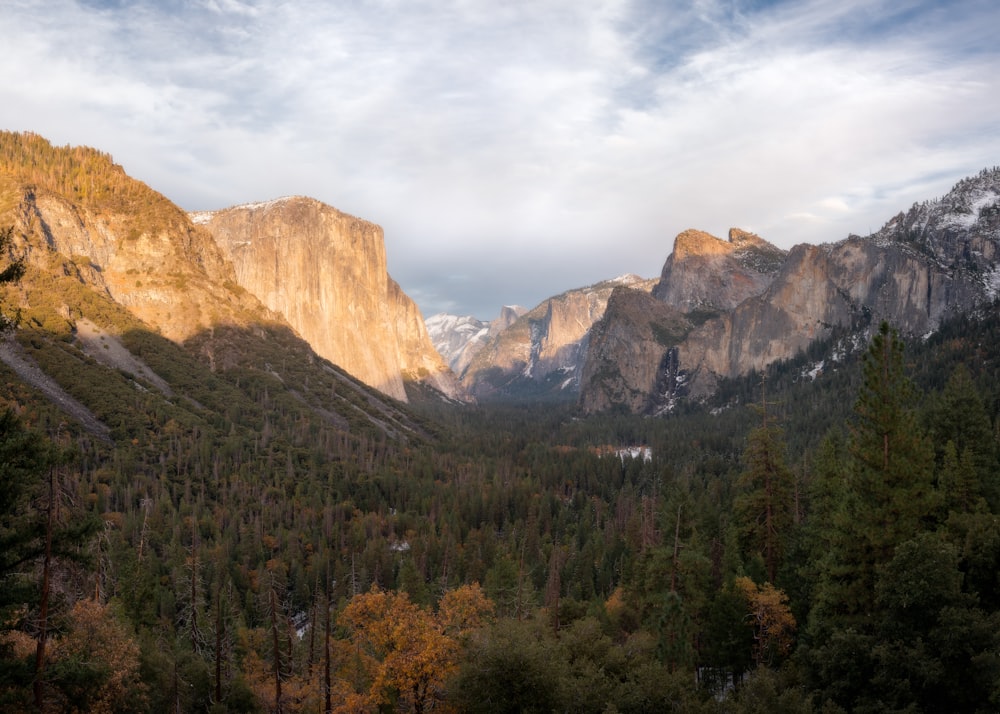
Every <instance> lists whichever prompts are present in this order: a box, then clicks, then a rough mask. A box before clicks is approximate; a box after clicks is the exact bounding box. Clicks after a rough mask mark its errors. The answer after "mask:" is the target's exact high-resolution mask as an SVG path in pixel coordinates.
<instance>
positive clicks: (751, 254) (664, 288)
mask: <svg viewBox="0 0 1000 714" xmlns="http://www.w3.org/2000/svg"><path fill="white" fill-rule="evenodd" d="M784 259H785V252H784V251H783V250H780V249H779V248H776V247H775V246H773V245H771V244H770V243H768V242H767V241H765V240H763V239H761V238H760V237H758V236H756V235H754V234H753V233H748V232H746V231H742V230H740V229H739V228H732V229H730V231H729V240H728V241H723V240H720V239H718V238H716V237H715V236H713V235H710V234H708V233H704V232H702V231H696V230H687V231H684V232H683V233H681V234H680V235H678V236H677V238H676V239H675V240H674V250H673V252H672V253H671V254H670V256H669V257H668V258H667V262H666V263H665V264H664V266H663V272H662V274H661V276H660V282H659V283H658V284H657V285H656V287H654V288H653V296H654V297H656V298H657V299H659V300H662V301H663V302H665V303H667V304H668V305H672V306H673V307H675V308H677V309H678V310H681V311H682V312H692V311H694V310H708V311H716V310H731V309H733V308H734V307H736V306H737V305H739V304H740V303H741V302H743V301H744V300H746V299H747V298H750V297H753V296H755V295H760V294H761V293H762V292H764V291H765V290H766V289H767V286H768V285H770V284H771V281H772V280H773V279H774V276H775V275H776V274H777V273H778V270H779V269H780V268H781V264H782V263H783V262H784Z"/></svg>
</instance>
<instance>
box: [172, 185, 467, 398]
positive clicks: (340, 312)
mask: <svg viewBox="0 0 1000 714" xmlns="http://www.w3.org/2000/svg"><path fill="white" fill-rule="evenodd" d="M192 217H193V219H194V220H195V221H196V222H197V223H199V224H200V225H203V226H204V227H205V228H207V229H208V231H209V232H210V233H211V234H212V236H214V238H215V240H216V242H217V243H218V245H219V247H220V248H221V249H222V251H223V253H224V254H225V255H226V257H227V258H228V259H229V260H231V261H232V264H233V266H234V270H235V276H236V281H237V282H238V283H239V285H240V286H242V287H243V288H244V289H246V290H247V291H248V292H250V293H251V294H253V295H255V296H257V297H258V298H259V299H260V300H261V302H263V303H264V305H266V306H267V307H268V308H270V309H271V310H273V311H274V312H276V313H278V314H280V315H282V316H283V317H284V318H285V320H287V321H288V323H289V324H290V325H291V326H292V327H293V328H294V329H295V330H296V331H297V332H298V333H299V334H300V335H301V336H302V337H303V338H304V339H305V340H306V341H307V342H309V344H310V345H311V346H312V348H313V349H314V350H315V351H316V352H317V353H318V354H319V355H321V356H323V357H325V358H327V359H329V360H330V361H331V362H333V363H335V364H337V365H339V366H340V367H342V368H343V369H345V370H347V371H348V372H350V373H351V374H352V375H354V376H355V377H357V378H358V379H360V380H361V381H362V382H364V383H366V384H368V385H370V386H372V387H375V388H377V389H379V390H380V391H382V392H383V393H385V394H388V395H389V396H392V397H395V398H396V399H400V400H404V401H405V400H406V391H405V389H404V384H403V382H404V378H414V379H427V380H429V381H430V382H432V383H433V384H434V386H436V387H437V388H439V389H441V390H442V391H446V393H450V394H451V395H453V396H457V395H459V394H460V389H459V388H458V385H457V383H455V382H454V380H453V378H452V377H451V376H450V373H449V370H448V368H447V366H446V365H445V364H444V363H443V361H442V360H441V358H440V356H439V355H438V354H437V352H436V351H435V350H434V347H433V345H432V344H431V342H430V337H429V336H428V334H427V330H426V328H425V326H424V322H423V319H422V317H421V316H420V311H419V310H418V309H417V307H416V305H415V304H414V303H413V301H412V300H410V299H409V298H408V297H407V296H406V295H405V293H404V292H403V291H402V290H401V289H400V288H399V286H398V285H397V284H396V283H395V281H393V280H392V279H391V278H390V277H389V274H388V273H387V271H386V258H385V244H384V242H383V235H382V229H381V228H380V227H379V226H377V225H375V224H374V223H370V222H368V221H365V220H362V219H360V218H355V217H354V216H350V215H348V214H346V213H342V212H341V211H338V210H337V209H335V208H332V207H331V206H328V205H326V204H324V203H321V202H320V201H316V200H314V199H310V198H303V197H292V198H285V199H278V200H275V201H268V202H265V203H256V204H247V205H243V206H236V207H233V208H228V209H225V210H221V211H215V212H211V213H198V214H193V216H192Z"/></svg>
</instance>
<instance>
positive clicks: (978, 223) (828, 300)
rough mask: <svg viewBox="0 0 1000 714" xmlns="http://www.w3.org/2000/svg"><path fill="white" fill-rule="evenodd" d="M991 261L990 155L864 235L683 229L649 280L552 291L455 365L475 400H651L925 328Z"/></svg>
mask: <svg viewBox="0 0 1000 714" xmlns="http://www.w3.org/2000/svg"><path fill="white" fill-rule="evenodd" d="M998 261H1000V169H996V168H993V169H985V170H983V171H982V172H980V174H978V175H977V176H973V177H969V178H967V179H963V180H962V181H960V182H959V183H958V184H956V186H955V187H954V188H953V189H952V190H951V191H949V192H948V193H947V194H946V195H945V196H943V197H942V198H940V199H936V200H932V201H925V202H923V203H920V204H915V205H914V206H913V207H912V208H910V210H908V211H906V212H900V213H899V214H898V215H896V216H895V217H893V218H891V219H890V220H889V221H888V222H887V223H886V224H885V225H884V226H883V227H882V228H881V229H880V230H879V231H877V232H876V233H873V234H872V235H870V236H867V237H860V236H853V235H852V236H849V237H848V238H845V239H844V240H841V241H838V242H836V243H830V244H822V245H819V246H813V245H808V244H801V245H797V246H795V247H793V248H792V249H791V250H789V251H784V250H781V249H779V248H777V247H775V246H773V245H771V244H770V243H768V242H767V241H766V240H764V239H762V238H760V237H759V236H757V235H754V234H752V233H749V232H747V231H743V230H741V229H738V228H733V229H731V230H730V231H729V236H728V240H722V239H720V238H717V237H715V236H712V235H710V234H708V233H705V232H703V231H698V230H693V229H692V230H687V231H684V232H682V233H680V234H679V235H678V236H677V237H676V238H675V240H674V246H673V250H672V251H671V253H670V255H669V256H668V257H667V260H666V262H665V263H664V266H663V269H662V271H661V274H660V278H659V280H654V281H649V282H648V283H645V284H642V285H640V284H639V283H638V280H637V279H636V281H633V282H632V283H631V284H629V281H625V283H624V284H620V285H618V286H617V287H616V286H615V284H614V281H607V282H605V283H600V284H598V285H597V286H592V287H590V288H582V289H580V291H568V292H567V293H563V294H562V295H560V296H556V297H554V298H549V299H548V300H545V301H543V302H542V303H541V304H540V305H538V306H537V307H535V308H533V309H532V310H531V311H529V312H528V313H526V314H525V315H523V316H522V317H521V318H520V319H519V320H518V321H516V322H514V323H512V324H511V325H510V326H509V327H508V328H506V329H504V330H501V331H499V332H498V333H497V334H495V335H494V336H493V337H491V338H490V340H489V341H488V343H487V344H486V345H484V346H478V345H477V347H476V348H475V349H476V356H475V357H474V358H473V359H472V360H471V361H470V362H469V363H468V366H466V367H465V368H464V369H463V370H456V373H457V374H459V376H460V377H461V378H462V379H463V382H464V383H465V385H466V386H467V388H468V389H469V390H470V391H471V392H472V393H474V394H476V395H477V397H479V398H481V399H483V398H485V399H490V398H496V397H498V396H508V397H510V396H514V397H516V398H520V399H526V400H530V399H533V398H538V397H539V396H540V395H542V394H545V393H551V392H552V390H553V389H556V390H558V391H560V392H563V393H564V395H567V396H568V395H570V394H572V395H575V396H576V398H578V400H579V404H580V406H581V407H582V409H583V410H584V411H585V412H599V411H605V410H609V409H626V410H628V411H632V412H639V413H651V414H655V413H660V412H662V411H664V410H668V409H670V408H672V406H673V405H674V404H675V403H676V401H677V400H678V399H681V398H702V397H704V396H707V395H709V394H711V393H712V392H713V391H714V389H715V386H716V384H717V383H718V380H719V379H723V378H730V377H737V376H740V375H743V374H746V373H748V372H750V371H752V370H760V369H763V368H764V367H766V366H767V365H769V364H772V363H773V362H776V361H780V360H785V359H789V358H792V357H794V356H795V355H796V354H798V353H799V352H800V351H802V350H804V349H805V348H806V347H808V346H809V345H810V344H812V343H813V342H815V341H817V340H823V339H826V338H828V337H830V336H831V335H833V334H834V333H835V332H837V331H839V332H845V331H846V332H847V333H853V334H855V335H857V336H859V337H861V338H864V339H861V340H856V342H857V343H858V344H863V343H864V342H865V340H866V339H867V337H868V336H869V335H870V332H871V330H872V329H874V327H877V325H878V323H879V322H880V321H881V320H887V321H889V322H890V323H891V324H892V325H893V326H895V327H896V328H897V329H899V330H901V331H902V332H903V333H904V334H909V335H915V336H921V335H925V334H927V333H928V332H931V331H933V330H934V329H935V328H936V327H937V325H939V324H940V323H941V322H942V320H945V319H947V318H949V317H951V316H953V315H957V314H962V313H967V312H970V311H973V310H976V309H978V308H979V307H981V306H984V305H988V304H990V303H991V302H992V301H993V300H994V299H995V298H996V297H997V296H998V294H1000V265H998ZM583 295H588V296H590V297H588V298H586V300H593V298H595V297H596V303H595V304H596V305H597V309H594V310H589V311H588V310H586V309H581V308H580V306H581V305H582V301H584V300H583V299H582V297H581V296H583ZM598 296H599V297H598ZM570 304H575V305H577V307H575V308H569V307H568V305H570ZM584 313H586V317H581V316H582V315H584ZM567 314H572V315H574V316H575V318H576V324H577V330H576V331H575V332H574V331H570V332H568V333H567V332H565V331H560V330H559V329H558V328H557V329H555V330H554V331H553V330H551V325H553V324H556V325H558V324H559V319H558V318H556V319H553V316H556V315H567ZM584 325H585V327H582V329H581V327H580V326H584ZM476 334H477V335H478V337H477V340H479V341H482V339H483V338H482V335H481V333H478V332H477V333H476ZM553 336H554V339H553ZM553 354H558V355H559V357H558V358H555V359H553V358H552V356H551V355H553ZM546 358H547V359H546ZM532 385H533V386H532Z"/></svg>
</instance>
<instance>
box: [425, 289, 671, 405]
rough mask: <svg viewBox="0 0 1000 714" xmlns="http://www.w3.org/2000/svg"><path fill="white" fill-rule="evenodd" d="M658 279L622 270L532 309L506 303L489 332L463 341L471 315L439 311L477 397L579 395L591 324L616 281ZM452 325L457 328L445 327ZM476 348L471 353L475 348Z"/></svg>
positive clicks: (440, 327)
mask: <svg viewBox="0 0 1000 714" xmlns="http://www.w3.org/2000/svg"><path fill="white" fill-rule="evenodd" d="M654 283H655V281H654V280H645V279H643V278H640V277H639V276H636V275H623V276H620V277H617V278H612V279H610V280H605V281H602V282H600V283H596V284H594V285H589V286H586V287H583V288H577V289H574V290H568V291H566V292H564V293H561V294H559V295H556V296H554V297H551V298H548V299H547V300H545V301H543V302H542V303H540V304H539V305H537V306H535V307H534V308H532V309H531V310H527V311H525V310H524V309H523V308H511V307H505V308H504V309H503V311H502V312H501V315H500V316H499V317H498V318H497V319H496V320H494V321H492V322H491V323H489V329H488V330H487V332H486V333H485V334H484V333H483V332H482V329H481V328H480V330H478V331H476V332H475V333H471V331H468V334H470V335H471V337H470V338H469V341H468V342H466V343H464V344H463V342H462V334H461V333H460V332H458V330H457V328H458V326H460V325H461V326H464V325H468V324H472V323H470V322H469V318H459V317H456V316H438V317H437V318H436V320H435V321H434V323H433V327H434V329H435V330H436V331H438V333H439V334H440V337H439V338H438V339H439V341H440V342H442V343H445V342H447V343H448V344H452V343H453V344H454V345H455V347H453V348H450V349H452V350H453V354H461V359H458V360H456V362H455V363H454V366H455V367H457V368H458V369H456V374H457V375H458V377H459V378H460V379H461V380H462V383H463V384H464V386H465V387H466V389H468V391H469V392H470V393H471V394H472V395H473V396H475V397H476V398H477V399H487V400H489V399H508V398H515V399H529V400H530V399H535V398H558V399H567V398H569V399H575V398H576V394H577V391H578V388H579V380H580V373H581V368H582V366H583V356H584V355H585V354H586V351H587V343H588V340H589V334H590V328H591V326H593V324H594V323H595V322H596V321H597V320H599V319H600V318H601V316H602V315H603V314H604V310H605V308H606V307H607V303H608V299H609V298H610V297H611V294H612V292H613V291H614V290H615V288H616V287H620V286H629V287H631V288H633V289H636V290H640V291H647V292H648V291H649V290H651V289H652V288H653V285H654ZM447 325H454V326H455V327H456V329H455V330H451V331H446V329H445V327H446V326H447ZM470 353H471V354H470Z"/></svg>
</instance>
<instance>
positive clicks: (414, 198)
mask: <svg viewBox="0 0 1000 714" xmlns="http://www.w3.org/2000/svg"><path fill="white" fill-rule="evenodd" d="M0 18H2V19H4V20H5V21H7V23H8V25H9V26H10V27H12V28H14V30H15V31H12V32H10V33H7V36H6V41H7V44H8V46H7V48H6V49H5V51H4V53H2V54H0V72H2V73H3V76H4V77H5V81H4V83H3V85H2V86H0V126H3V127H4V128H9V129H31V130H34V131H37V132H39V133H41V134H43V135H45V136H47V137H48V138H50V139H51V140H52V141H54V142H55V143H74V144H87V145H91V146H96V147H98V148H100V149H102V150H105V151H108V152H110V153H112V154H113V155H114V156H115V158H116V160H117V161H119V162H120V163H122V164H123V165H124V166H125V168H126V170H128V171H129V172H130V173H131V174H132V175H134V176H136V177H138V178H140V179H142V180H144V181H146V182H147V183H149V184H150V185H152V186H154V187H155V188H157V189H159V190H161V191H163V192H164V193H165V194H166V195H167V196H168V197H170V198H171V199H173V200H174V201H176V202H177V203H179V204H180V205H181V206H183V207H185V208H188V209H192V210H194V209H210V208H217V207H222V206H226V205H231V204H235V203H240V202H244V201H252V200H261V199H267V198H273V197H277V196H281V195H288V194H307V195H311V196H315V197H317V198H319V199H321V200H324V201H326V202H328V203H330V204H332V205H334V206H336V207H338V208H340V209H342V210H345V211H348V212H350V213H354V214H356V215H360V216H362V217H364V218H367V219H369V220H373V221H375V222H377V223H380V224H381V225H382V226H383V227H384V228H385V231H386V244H387V252H388V256H389V261H390V269H391V271H392V273H393V276H394V277H395V278H396V279H397V280H398V281H399V282H400V284H401V285H402V286H403V288H404V290H406V291H407V292H409V293H410V294H411V295H413V296H415V297H417V299H418V303H419V304H420V305H421V307H422V308H423V310H424V312H425V313H428V314H429V313H432V312H436V311H438V310H440V309H443V308H444V307H447V308H448V309H454V310H456V311H459V312H469V313H474V314H476V315H477V316H479V317H491V316H492V315H494V314H495V313H496V311H497V310H498V309H499V306H500V305H502V304H504V303H511V302H518V303H522V304H527V305H529V306H530V305H533V304H534V303H535V302H537V301H538V300H540V299H542V298H544V297H546V296H548V295H551V294H554V293H558V292H560V291H562V290H565V289H567V288H571V287H575V286H578V285H583V284H587V283H589V282H596V281H598V280H601V279H604V278H608V277H612V276H615V275H618V274H621V273H625V272H636V273H640V274H642V275H646V276H652V275H656V274H658V273H659V271H660V267H661V266H662V263H663V261H664V260H665V258H666V256H667V254H668V253H669V251H670V249H671V247H672V240H673V236H674V235H676V234H677V233H678V232H680V231H681V230H683V229H685V228H688V227H697V228H702V229H705V230H709V231H711V232H713V233H716V234H717V235H724V234H725V231H726V230H727V228H728V227H729V226H731V225H739V226H742V227H745V228H748V229H751V230H755V231H756V232H758V233H760V234H761V235H763V236H764V237H765V238H767V239H769V240H772V241H773V242H776V243H778V244H779V245H781V246H782V247H789V246H790V245H791V244H793V243H796V242H802V241H809V242H821V241H826V240H836V239H839V238H842V237H844V236H845V235H847V234H848V233H850V232H855V233H863V232H866V231H867V230H869V229H872V230H874V229H875V228H877V227H878V226H879V225H881V223H882V222H884V220H886V219H887V218H888V217H889V216H891V215H893V214H894V213H896V212H897V211H898V210H901V209H904V208H906V207H907V206H908V205H909V204H910V203H912V202H913V201H915V200H923V199H926V198H932V197H934V196H936V195H939V194H941V193H943V192H944V191H945V190H947V188H948V187H949V186H950V184H951V183H953V182H954V181H955V180H957V179H958V178H960V177H962V176H964V175H967V174H970V173H974V172H976V171H978V170H979V169H980V168H982V167H983V166H986V165H993V164H996V163H998V161H997V156H998V155H1000V126H998V124H1000V121H998V120H997V117H998V116H1000V112H998V109H1000V87H998V84H1000V79H998V77H1000V72H998V71H997V69H998V55H1000V49H998V48H997V47H996V45H995V41H994V39H993V38H992V37H991V31H992V28H995V27H996V26H997V25H998V24H1000V9H998V8H997V7H996V6H995V3H993V2H991V1H989V0H982V1H980V0H968V1H960V2H950V3H935V2H922V1H919V0H911V1H909V2H904V3H899V2H890V1H889V0H877V1H874V2H873V1H871V0H846V1H845V2H841V3H829V2H814V1H812V0H806V1H802V2H796V1H793V0H786V1H784V2H763V3H761V2H750V1H749V0H700V1H699V2H693V3H683V4H682V3H661V2H655V1H653V0H635V1H628V0H603V1H600V2H587V3H579V2H571V1H569V0H537V1H536V2H532V3H527V2H503V3H489V4H484V3H481V2H477V1H474V0H452V1H447V2H446V1H445V0H409V1H407V2H401V1H395V0H369V1H367V2H343V3H328V2H321V1H320V0H304V1H301V2H296V3H285V2H278V1H277V0H261V1H260V2H250V1H246V2H239V1H238V0H202V2H189V3H176V2H165V3H158V4H154V3H142V2H128V1H125V0H123V1H122V2H116V3H98V2H88V3H83V2H79V3H77V4H74V3H72V2H56V1H55V0H38V1H37V2H36V1H30V0H21V1H18V0H14V2H12V3H7V4H5V7H4V9H2V10H0Z"/></svg>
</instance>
